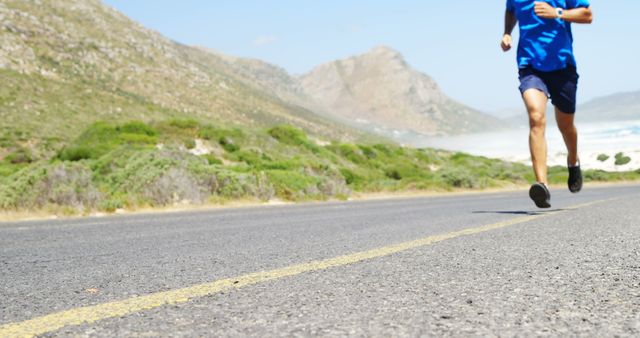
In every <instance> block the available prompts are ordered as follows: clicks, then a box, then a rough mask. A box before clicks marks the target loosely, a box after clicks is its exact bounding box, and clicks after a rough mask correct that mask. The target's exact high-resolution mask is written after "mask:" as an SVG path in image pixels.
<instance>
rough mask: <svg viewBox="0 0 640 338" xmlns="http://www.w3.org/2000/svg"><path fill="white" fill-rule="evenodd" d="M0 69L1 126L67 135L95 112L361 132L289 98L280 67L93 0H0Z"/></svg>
mask: <svg viewBox="0 0 640 338" xmlns="http://www.w3.org/2000/svg"><path fill="white" fill-rule="evenodd" d="M0 77H1V78H2V86H0V128H2V129H0V130H4V132H3V133H10V132H11V133H26V134H30V135H38V136H42V137H53V138H63V139H66V138H68V137H70V136H75V133H78V132H79V131H80V130H82V129H84V128H85V127H86V126H87V125H88V124H90V123H92V122H94V121H96V120H106V121H122V120H131V119H140V120H145V121H150V120H160V119H168V118H176V117H179V118H185V117H187V118H195V119H198V120H201V121H206V122H210V123H213V124H224V125H241V126H251V127H263V126H269V125H274V124H279V123H288V124H292V125H296V126H298V127H301V128H303V129H305V130H306V131H308V132H310V133H311V134H314V135H322V136H324V137H326V138H332V139H342V140H350V139H351V140H353V139H356V138H360V137H362V136H363V133H362V132H360V131H356V130H355V129H353V128H349V127H347V126H345V125H343V124H340V123H336V122H334V121H331V120H329V119H327V118H324V117H321V116H319V115H318V114H315V113H314V112H312V111H310V110H309V109H307V108H305V107H303V106H302V105H300V104H299V102H300V101H301V100H300V99H299V98H297V97H296V95H293V94H292V95H290V96H291V97H288V96H287V95H289V94H288V93H289V91H290V89H289V88H288V86H294V87H295V85H296V84H295V83H293V82H295V81H296V80H294V79H292V78H291V77H290V76H289V75H288V74H286V72H285V71H284V70H282V69H280V68H278V67H275V66H271V65H268V64H266V63H263V62H261V61H257V60H243V59H234V58H231V57H225V56H222V55H219V54H215V53H211V52H209V51H205V50H203V49H202V48H195V47H189V46H185V45H182V44H180V43H177V42H175V41H171V40H169V39H167V38H165V37H163V36H162V35H160V34H158V33H157V32H154V31H152V30H149V29H146V28H144V27H142V26H141V25H139V24H137V23H135V22H134V21H132V20H130V19H129V18H127V17H126V16H124V15H123V14H121V13H120V12H118V11H116V10H114V9H112V8H110V7H108V6H105V5H103V4H102V3H101V2H100V1H98V0H40V1H24V0H3V1H1V2H0ZM265 88H268V89H269V90H265ZM16 130H17V131H16Z"/></svg>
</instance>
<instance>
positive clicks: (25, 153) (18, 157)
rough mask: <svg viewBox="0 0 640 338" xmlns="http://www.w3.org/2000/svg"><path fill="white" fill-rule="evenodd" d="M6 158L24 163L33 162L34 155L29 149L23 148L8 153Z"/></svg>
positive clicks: (12, 161)
mask: <svg viewBox="0 0 640 338" xmlns="http://www.w3.org/2000/svg"><path fill="white" fill-rule="evenodd" d="M4 160H5V161H6V162H8V163H11V164H23V163H31V162H33V155H32V154H31V152H30V151H29V150H27V149H24V148H21V149H18V150H17V151H15V152H13V153H11V154H9V155H7V156H6V157H5V158H4Z"/></svg>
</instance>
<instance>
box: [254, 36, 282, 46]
mask: <svg viewBox="0 0 640 338" xmlns="http://www.w3.org/2000/svg"><path fill="white" fill-rule="evenodd" d="M277 41H278V38H277V37H276V36H273V35H263V36H259V37H257V38H256V39H255V40H253V45H254V46H256V47H262V46H267V45H271V44H274V43H276V42H277Z"/></svg>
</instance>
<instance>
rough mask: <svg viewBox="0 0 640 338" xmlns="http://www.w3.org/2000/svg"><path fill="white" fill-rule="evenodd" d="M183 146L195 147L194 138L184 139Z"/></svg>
mask: <svg viewBox="0 0 640 338" xmlns="http://www.w3.org/2000/svg"><path fill="white" fill-rule="evenodd" d="M184 147H185V148H187V149H194V148H195V147H196V140H194V139H192V138H190V139H187V140H185V141H184Z"/></svg>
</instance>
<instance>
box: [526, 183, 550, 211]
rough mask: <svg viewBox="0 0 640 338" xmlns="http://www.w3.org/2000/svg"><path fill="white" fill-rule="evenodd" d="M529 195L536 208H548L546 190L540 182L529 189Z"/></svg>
mask: <svg viewBox="0 0 640 338" xmlns="http://www.w3.org/2000/svg"><path fill="white" fill-rule="evenodd" d="M529 197H531V199H532V200H533V202H534V203H535V204H536V206H537V207H538V208H541V209H546V208H550V207H551V204H549V202H548V201H547V190H546V189H545V188H544V187H543V186H542V185H540V184H534V185H532V186H531V189H529Z"/></svg>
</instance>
